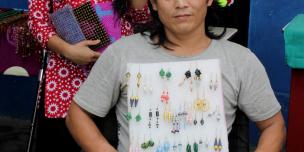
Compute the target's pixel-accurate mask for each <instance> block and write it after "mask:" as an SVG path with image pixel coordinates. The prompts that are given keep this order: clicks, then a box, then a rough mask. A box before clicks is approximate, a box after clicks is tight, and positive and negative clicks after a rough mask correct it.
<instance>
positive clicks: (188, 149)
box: [186, 143, 191, 152]
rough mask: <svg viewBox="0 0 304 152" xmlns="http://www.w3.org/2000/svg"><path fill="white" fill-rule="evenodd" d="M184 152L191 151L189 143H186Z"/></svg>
mask: <svg viewBox="0 0 304 152" xmlns="http://www.w3.org/2000/svg"><path fill="white" fill-rule="evenodd" d="M186 152H191V145H190V144H189V143H188V144H187V147H186Z"/></svg>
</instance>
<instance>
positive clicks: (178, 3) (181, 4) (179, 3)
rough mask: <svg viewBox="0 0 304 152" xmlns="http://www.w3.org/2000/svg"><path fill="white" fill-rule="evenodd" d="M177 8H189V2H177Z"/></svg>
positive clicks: (185, 0) (176, 0) (182, 0)
mask: <svg viewBox="0 0 304 152" xmlns="http://www.w3.org/2000/svg"><path fill="white" fill-rule="evenodd" d="M175 6H176V8H177V9H183V8H187V7H188V0H175Z"/></svg>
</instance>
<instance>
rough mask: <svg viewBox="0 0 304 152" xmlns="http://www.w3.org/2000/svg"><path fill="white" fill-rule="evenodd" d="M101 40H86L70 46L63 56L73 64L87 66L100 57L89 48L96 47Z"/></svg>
mask: <svg viewBox="0 0 304 152" xmlns="http://www.w3.org/2000/svg"><path fill="white" fill-rule="evenodd" d="M99 42H100V40H84V41H81V42H79V43H77V44H74V45H68V46H67V47H66V48H65V51H64V52H62V55H63V56H64V57H65V58H67V59H68V60H70V61H72V62H73V63H76V64H79V65H86V64H89V63H92V62H95V61H96V60H97V59H98V58H99V56H100V53H99V52H95V51H93V50H91V49H90V48H89V46H92V45H96V44H98V43H99Z"/></svg>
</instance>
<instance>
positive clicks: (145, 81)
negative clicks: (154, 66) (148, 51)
mask: <svg viewBox="0 0 304 152" xmlns="http://www.w3.org/2000/svg"><path fill="white" fill-rule="evenodd" d="M143 90H144V92H145V93H150V94H152V92H153V88H152V85H151V81H150V76H149V75H148V76H147V77H144V79H143Z"/></svg>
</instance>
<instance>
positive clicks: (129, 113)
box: [125, 112, 132, 121]
mask: <svg viewBox="0 0 304 152" xmlns="http://www.w3.org/2000/svg"><path fill="white" fill-rule="evenodd" d="M125 118H126V119H127V120H128V121H130V120H131V119H132V114H131V112H127V113H126V114H125Z"/></svg>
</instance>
